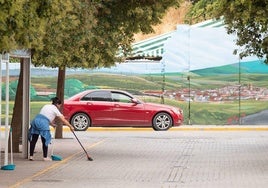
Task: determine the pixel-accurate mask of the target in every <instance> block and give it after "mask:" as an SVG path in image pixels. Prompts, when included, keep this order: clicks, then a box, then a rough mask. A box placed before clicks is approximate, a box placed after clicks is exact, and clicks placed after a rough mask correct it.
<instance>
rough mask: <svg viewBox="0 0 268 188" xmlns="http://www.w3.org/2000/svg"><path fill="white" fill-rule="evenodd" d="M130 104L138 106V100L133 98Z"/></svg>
mask: <svg viewBox="0 0 268 188" xmlns="http://www.w3.org/2000/svg"><path fill="white" fill-rule="evenodd" d="M131 102H132V103H135V104H139V103H140V102H139V100H138V99H135V98H133V99H131Z"/></svg>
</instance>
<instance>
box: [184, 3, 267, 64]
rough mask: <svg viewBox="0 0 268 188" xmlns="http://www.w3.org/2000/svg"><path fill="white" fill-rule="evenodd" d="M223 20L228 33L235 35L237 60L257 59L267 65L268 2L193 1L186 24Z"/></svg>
mask: <svg viewBox="0 0 268 188" xmlns="http://www.w3.org/2000/svg"><path fill="white" fill-rule="evenodd" d="M221 16H223V17H224V22H225V24H226V28H227V31H228V33H234V34H237V36H238V39H237V41H236V43H237V45H238V46H240V47H241V48H240V50H238V49H237V50H235V51H234V53H239V55H240V57H241V58H243V57H246V56H250V55H256V56H257V57H259V58H265V62H266V63H268V61H267V57H268V19H267V17H268V0H254V1H252V0H233V1H228V0H216V1H211V0H209V1H208V0H199V1H193V7H192V9H191V11H190V12H189V13H188V15H187V20H188V21H190V20H192V21H198V20H199V19H207V18H220V17H221Z"/></svg>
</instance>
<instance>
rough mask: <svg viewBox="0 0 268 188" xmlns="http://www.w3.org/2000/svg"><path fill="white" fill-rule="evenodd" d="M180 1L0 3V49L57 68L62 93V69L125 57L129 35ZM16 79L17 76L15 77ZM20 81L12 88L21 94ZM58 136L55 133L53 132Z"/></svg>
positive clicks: (16, 126)
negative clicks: (25, 51) (22, 52)
mask: <svg viewBox="0 0 268 188" xmlns="http://www.w3.org/2000/svg"><path fill="white" fill-rule="evenodd" d="M178 4H179V0H165V1H157V0H140V1H125V0H117V1H114V0H107V1H94V0H92V1H88V0H59V1H53V2H52V1H37V0H33V1H28V0H3V1H0V7H1V13H0V36H1V37H0V51H1V52H3V51H5V52H9V51H10V50H14V49H21V48H23V49H31V52H32V56H33V57H32V63H33V64H34V65H36V66H38V65H45V66H49V67H58V68H59V77H58V91H57V93H58V94H60V95H61V96H63V86H64V79H65V78H64V76H65V72H64V71H65V68H66V67H82V68H96V67H109V66H112V65H113V64H114V63H115V62H116V61H120V60H122V59H121V58H119V57H118V56H117V53H118V49H120V50H121V51H122V52H123V54H125V55H127V54H128V52H129V51H130V49H131V42H132V41H133V34H134V33H138V32H142V33H150V32H152V31H153V29H152V25H155V24H158V23H160V22H161V18H162V17H163V15H164V13H165V11H166V10H167V9H168V8H169V7H171V6H177V5H178ZM20 77H21V76H20ZM20 83H21V82H19V84H18V90H17V92H21V88H22V87H21V84H20ZM19 97H20V95H18V93H17V95H16V100H15V108H14V111H13V118H12V122H16V123H11V124H12V126H13V134H14V144H13V146H14V148H13V149H14V151H15V152H18V151H19V138H20V135H21V133H20V131H21V127H20V125H21V122H20V121H21V119H20V117H19V116H16V115H15V114H17V115H19V114H20V112H21V106H22V100H21V99H20V98H19ZM58 137H59V136H58Z"/></svg>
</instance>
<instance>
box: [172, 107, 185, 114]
mask: <svg viewBox="0 0 268 188" xmlns="http://www.w3.org/2000/svg"><path fill="white" fill-rule="evenodd" d="M172 111H174V112H175V113H176V114H183V111H182V110H181V109H178V108H172Z"/></svg>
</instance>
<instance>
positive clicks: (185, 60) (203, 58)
mask: <svg viewBox="0 0 268 188" xmlns="http://www.w3.org/2000/svg"><path fill="white" fill-rule="evenodd" d="M235 40H236V36H234V35H229V34H227V31H226V29H225V28H224V26H221V27H196V26H189V25H179V26H178V27H177V31H176V32H175V33H173V35H172V36H171V38H169V39H168V40H167V42H166V43H165V46H164V49H165V52H164V54H163V58H162V61H163V62H164V63H165V65H166V70H165V71H166V72H187V71H192V70H198V69H204V68H210V67H217V66H223V65H228V64H234V63H238V62H239V57H238V55H234V54H233V51H234V50H235V49H239V47H238V46H236V45H235ZM253 60H258V58H257V57H247V58H243V59H242V60H240V62H247V61H253Z"/></svg>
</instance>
